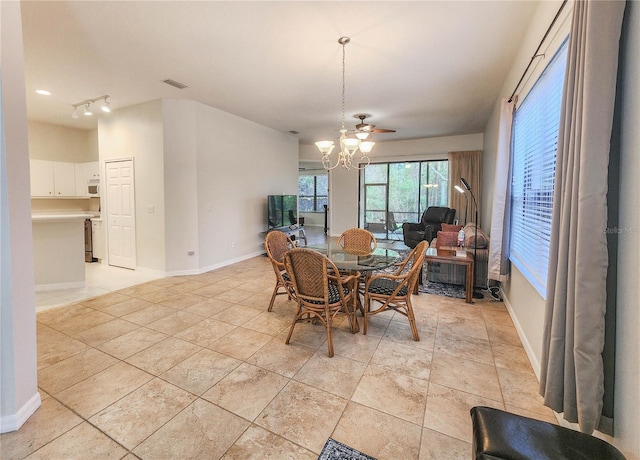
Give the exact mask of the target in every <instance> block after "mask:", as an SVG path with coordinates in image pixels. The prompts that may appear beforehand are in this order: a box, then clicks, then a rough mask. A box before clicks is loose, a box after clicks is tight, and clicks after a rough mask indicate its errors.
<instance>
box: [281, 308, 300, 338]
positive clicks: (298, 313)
mask: <svg viewBox="0 0 640 460" xmlns="http://www.w3.org/2000/svg"><path fill="white" fill-rule="evenodd" d="M301 312H302V307H301V306H300V303H298V306H297V308H296V312H295V314H294V315H293V322H292V323H291V328H289V335H287V340H285V342H284V343H286V344H287V345H289V341H290V340H291V334H293V328H294V327H296V323H297V322H298V317H299V316H300V313H301Z"/></svg>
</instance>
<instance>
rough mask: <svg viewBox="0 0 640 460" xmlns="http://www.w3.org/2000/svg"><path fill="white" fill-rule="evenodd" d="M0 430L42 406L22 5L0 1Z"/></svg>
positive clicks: (15, 426) (13, 426) (14, 426)
mask: <svg viewBox="0 0 640 460" xmlns="http://www.w3.org/2000/svg"><path fill="white" fill-rule="evenodd" d="M0 21H1V23H0V33H1V35H0V56H2V72H1V73H0V79H1V81H0V86H1V87H2V95H1V98H0V99H1V101H0V102H1V103H0V123H1V125H0V144H1V145H0V153H1V154H0V352H1V355H0V432H6V431H13V430H17V429H18V428H19V427H20V426H21V425H22V424H23V423H24V422H25V421H26V420H27V418H28V417H29V416H30V415H31V414H32V413H33V412H34V411H35V410H36V409H37V408H38V407H39V406H40V395H39V393H38V382H37V358H36V310H35V298H34V277H33V249H32V233H31V206H30V200H29V199H30V189H29V147H28V134H27V106H26V96H25V82H24V56H23V48H22V23H21V18H20V2H0Z"/></svg>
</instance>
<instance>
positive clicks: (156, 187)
mask: <svg viewBox="0 0 640 460" xmlns="http://www.w3.org/2000/svg"><path fill="white" fill-rule="evenodd" d="M98 144H99V150H100V152H99V153H100V168H101V171H102V173H103V174H102V177H104V162H105V161H106V160H116V159H125V158H133V160H134V162H133V163H134V171H135V200H136V206H135V210H136V246H137V248H136V249H137V256H136V262H137V265H138V266H139V267H143V268H148V269H152V270H159V271H165V229H164V225H165V203H164V200H165V187H164V139H163V111H162V101H161V100H159V99H157V100H154V101H150V102H146V103H144V104H138V105H135V106H132V107H126V108H123V109H119V110H114V111H112V112H111V113H110V116H108V117H101V118H100V119H99V120H98ZM103 195H104V194H103ZM150 206H152V207H153V212H152V213H151V212H149V207H150ZM102 211H103V212H104V211H106V209H105V206H104V197H103V207H102Z"/></svg>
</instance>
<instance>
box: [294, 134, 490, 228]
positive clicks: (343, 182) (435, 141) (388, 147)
mask: <svg viewBox="0 0 640 460" xmlns="http://www.w3.org/2000/svg"><path fill="white" fill-rule="evenodd" d="M482 145H483V135H482V134H466V135H460V136H447V137H433V138H427V139H414V140H406V141H386V142H377V143H376V145H375V147H374V148H373V152H372V153H371V155H370V157H371V162H372V163H375V162H387V161H411V160H428V159H429V160H431V159H433V160H435V159H446V158H447V154H448V153H449V152H455V151H465V150H482ZM333 156H334V157H335V155H333ZM319 158H320V153H319V152H318V149H317V148H316V147H315V145H301V146H300V161H313V160H316V161H317V160H318V159H319ZM334 161H335V158H334ZM358 177H359V172H358V171H357V170H353V169H352V170H350V171H346V170H345V169H344V168H342V167H339V168H336V169H334V170H333V171H330V172H329V234H330V235H331V236H338V235H340V234H341V233H342V232H343V231H345V230H347V229H348V228H352V227H357V226H358ZM322 225H324V220H323V223H322Z"/></svg>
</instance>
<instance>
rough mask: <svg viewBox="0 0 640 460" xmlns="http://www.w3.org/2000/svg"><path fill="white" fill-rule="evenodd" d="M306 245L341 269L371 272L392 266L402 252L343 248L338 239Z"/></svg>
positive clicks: (385, 249)
mask: <svg viewBox="0 0 640 460" xmlns="http://www.w3.org/2000/svg"><path fill="white" fill-rule="evenodd" d="M305 247H306V248H307V249H311V250H313V251H317V252H320V253H322V254H324V255H326V256H327V257H328V258H329V260H331V262H333V263H334V264H335V265H336V267H337V268H338V270H341V271H342V270H343V271H349V272H360V273H364V274H370V273H371V272H372V271H373V270H380V269H383V268H387V267H390V266H391V265H393V264H395V263H396V262H398V261H399V260H400V253H398V251H394V250H393V249H387V248H376V249H374V250H373V251H371V252H358V251H352V250H348V249H345V248H343V247H342V246H340V245H339V244H338V242H337V241H330V242H329V243H326V244H314V245H309V246H305Z"/></svg>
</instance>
